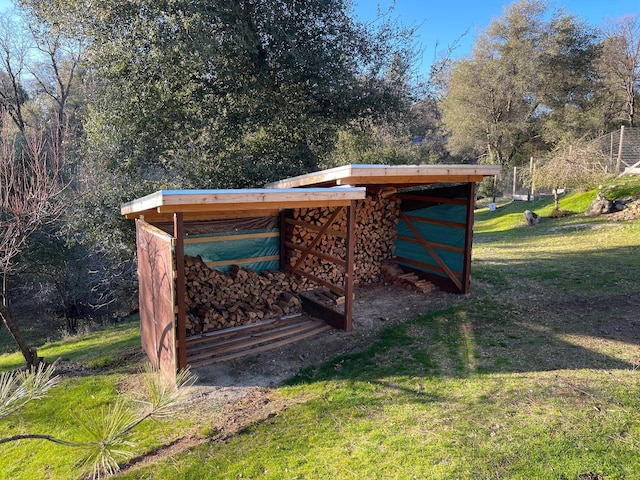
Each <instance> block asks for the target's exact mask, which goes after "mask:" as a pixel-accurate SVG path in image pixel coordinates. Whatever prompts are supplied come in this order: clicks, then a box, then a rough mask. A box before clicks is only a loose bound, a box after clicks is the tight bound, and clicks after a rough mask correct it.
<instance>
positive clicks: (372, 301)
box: [194, 286, 472, 388]
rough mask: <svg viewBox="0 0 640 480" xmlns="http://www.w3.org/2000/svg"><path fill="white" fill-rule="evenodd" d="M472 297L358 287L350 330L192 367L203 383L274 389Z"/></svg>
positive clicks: (376, 287)
mask: <svg viewBox="0 0 640 480" xmlns="http://www.w3.org/2000/svg"><path fill="white" fill-rule="evenodd" d="M471 298H472V297H471V296H464V295H456V294H448V293H444V292H440V291H437V292H432V293H429V294H426V295H425V294H420V293H416V292H410V291H407V290H403V289H401V288H399V287H394V286H373V287H366V288H358V289H356V300H355V302H354V306H353V319H354V328H353V331H352V332H349V333H346V332H344V331H341V330H335V329H334V330H331V331H329V332H327V333H323V334H320V335H316V336H314V337H311V338H310V339H307V340H305V341H303V342H299V343H295V344H292V345H287V346H285V347H282V348H277V349H274V350H270V351H267V352H263V353H260V354H258V355H253V356H249V357H245V358H242V359H239V360H232V361H229V362H223V363H218V364H214V365H212V366H208V367H202V368H199V369H196V370H195V371H194V373H196V374H197V375H198V377H199V381H198V385H199V386H201V387H202V388H205V387H207V386H208V387H226V386H229V387H230V386H234V387H276V386H278V385H280V384H282V382H283V381H284V380H286V379H288V378H290V377H292V376H293V375H295V374H296V373H298V372H299V371H300V370H301V369H303V368H305V367H309V366H313V365H320V364H322V363H324V362H326V361H328V360H330V359H332V358H335V357H337V356H339V355H344V354H347V353H352V352H357V351H360V350H363V349H364V348H366V347H367V346H369V345H371V343H372V342H373V341H374V340H375V339H377V335H378V333H379V332H380V331H381V330H382V329H384V328H387V327H389V326H391V325H395V324H398V323H401V322H404V321H406V320H408V319H412V318H416V317H419V316H421V315H424V314H427V313H431V312H435V311H438V310H443V309H445V308H448V307H451V306H454V305H459V304H461V303H464V302H468V301H470V300H471Z"/></svg>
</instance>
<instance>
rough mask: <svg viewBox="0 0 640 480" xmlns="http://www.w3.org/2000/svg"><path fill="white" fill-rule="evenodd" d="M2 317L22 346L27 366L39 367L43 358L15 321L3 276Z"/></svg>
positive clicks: (0, 315) (0, 305) (0, 309)
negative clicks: (28, 343)
mask: <svg viewBox="0 0 640 480" xmlns="http://www.w3.org/2000/svg"><path fill="white" fill-rule="evenodd" d="M0 317H2V323H4V325H5V326H6V327H7V330H9V333H10V334H11V337H12V338H13V340H14V341H15V342H16V344H17V345H18V347H19V348H20V351H21V352H22V356H23V357H24V361H25V362H26V364H27V367H28V368H29V369H31V368H33V367H37V366H38V364H39V363H40V360H41V358H40V357H38V352H37V351H36V349H35V348H33V349H32V348H29V345H27V342H26V341H25V339H24V337H23V336H22V333H21V332H20V328H18V324H17V323H16V322H15V319H14V318H13V316H12V315H11V310H10V309H9V300H8V297H7V279H6V278H3V281H2V304H0Z"/></svg>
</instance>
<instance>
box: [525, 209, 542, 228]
mask: <svg viewBox="0 0 640 480" xmlns="http://www.w3.org/2000/svg"><path fill="white" fill-rule="evenodd" d="M524 219H525V220H526V222H527V225H530V226H531V225H535V224H537V223H540V217H539V216H538V214H537V213H536V212H532V211H531V210H525V211H524Z"/></svg>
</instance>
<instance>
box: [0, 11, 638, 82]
mask: <svg viewBox="0 0 640 480" xmlns="http://www.w3.org/2000/svg"><path fill="white" fill-rule="evenodd" d="M354 3H355V13H356V15H357V16H358V17H360V18H361V19H362V20H365V21H371V20H373V19H375V18H376V16H377V11H378V7H380V8H381V9H382V10H387V9H388V8H389V7H390V6H391V5H392V4H394V3H395V9H394V12H393V13H392V16H393V18H398V19H399V20H400V21H401V22H402V23H403V24H404V25H406V26H410V25H416V26H419V30H418V38H417V41H418V44H419V48H420V50H421V51H422V59H421V62H420V65H418V68H419V69H420V70H421V71H422V72H427V71H428V69H429V65H430V64H431V62H432V60H433V59H434V55H435V53H436V50H444V49H446V47H447V46H448V45H450V44H452V43H453V42H454V41H456V40H457V39H458V38H459V37H460V36H461V35H463V34H464V33H465V32H466V31H467V30H468V33H467V34H466V35H465V36H464V37H463V38H462V40H461V42H460V47H459V48H458V49H457V50H456V51H455V52H454V54H455V55H456V56H465V55H467V54H469V53H470V51H471V47H472V46H473V44H474V42H475V37H476V34H477V33H478V32H481V31H484V30H485V29H486V28H487V26H488V25H489V23H490V22H491V20H492V19H494V18H496V17H500V16H502V14H503V8H504V7H505V6H508V5H509V4H510V3H511V2H509V1H505V0H450V1H446V0H432V1H427V0H395V2H394V0H354ZM11 6H12V1H11V0H0V11H4V10H6V9H8V8H11ZM549 6H550V7H552V8H561V7H562V8H564V9H565V10H566V11H567V12H569V13H573V14H575V15H577V16H579V17H581V18H582V19H584V20H585V21H586V22H587V23H589V24H591V25H593V26H601V25H603V24H604V22H606V21H607V19H615V18H619V17H621V16H622V15H625V14H635V15H638V16H640V1H639V0H549Z"/></svg>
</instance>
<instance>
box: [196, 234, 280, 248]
mask: <svg viewBox="0 0 640 480" xmlns="http://www.w3.org/2000/svg"><path fill="white" fill-rule="evenodd" d="M279 236H280V232H261V233H241V234H238V235H217V236H216V235H207V236H200V237H186V238H185V239H184V243H185V245H190V244H194V243H211V242H226V241H228V240H232V241H233V240H250V239H254V238H275V237H279Z"/></svg>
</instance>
